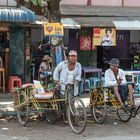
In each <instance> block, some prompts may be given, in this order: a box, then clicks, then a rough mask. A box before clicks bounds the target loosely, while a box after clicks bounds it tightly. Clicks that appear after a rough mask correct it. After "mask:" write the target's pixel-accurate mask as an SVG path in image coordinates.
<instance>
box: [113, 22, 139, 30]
mask: <svg viewBox="0 0 140 140" xmlns="http://www.w3.org/2000/svg"><path fill="white" fill-rule="evenodd" d="M113 23H114V25H115V27H116V29H117V30H140V21H139V20H132V21H127V20H126V21H113Z"/></svg>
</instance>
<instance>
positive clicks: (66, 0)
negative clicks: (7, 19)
mask: <svg viewBox="0 0 140 140" xmlns="http://www.w3.org/2000/svg"><path fill="white" fill-rule="evenodd" d="M0 1H3V2H4V3H5V0H0ZM9 1H10V0H9ZM11 1H13V0H11ZM87 2H88V0H61V2H60V4H61V5H87ZM91 4H92V5H93V6H122V5H123V6H138V7H140V0H91Z"/></svg>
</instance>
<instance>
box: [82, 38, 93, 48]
mask: <svg viewBox="0 0 140 140" xmlns="http://www.w3.org/2000/svg"><path fill="white" fill-rule="evenodd" d="M80 50H91V37H90V36H81V37H80Z"/></svg>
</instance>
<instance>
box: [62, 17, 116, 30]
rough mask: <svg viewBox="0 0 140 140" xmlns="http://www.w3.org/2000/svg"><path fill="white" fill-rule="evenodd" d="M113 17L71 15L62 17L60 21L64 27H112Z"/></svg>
mask: <svg viewBox="0 0 140 140" xmlns="http://www.w3.org/2000/svg"><path fill="white" fill-rule="evenodd" d="M112 20H113V17H110V18H105V17H75V18H74V17H73V18H62V19H61V22H62V24H63V25H64V27H66V28H70V29H72V28H73V29H75V28H81V27H114V24H113V22H112Z"/></svg>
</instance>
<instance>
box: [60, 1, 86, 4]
mask: <svg viewBox="0 0 140 140" xmlns="http://www.w3.org/2000/svg"><path fill="white" fill-rule="evenodd" d="M60 4H61V5H87V0H61V2H60Z"/></svg>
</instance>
